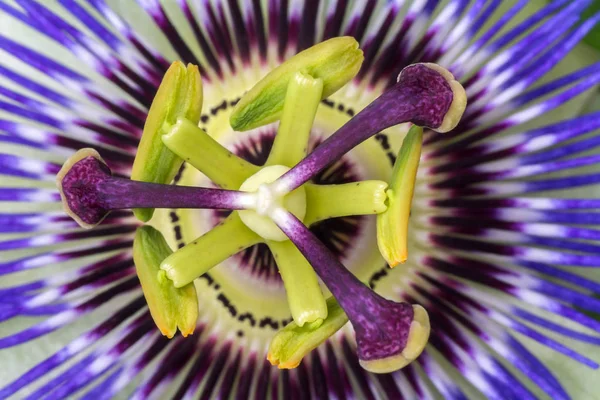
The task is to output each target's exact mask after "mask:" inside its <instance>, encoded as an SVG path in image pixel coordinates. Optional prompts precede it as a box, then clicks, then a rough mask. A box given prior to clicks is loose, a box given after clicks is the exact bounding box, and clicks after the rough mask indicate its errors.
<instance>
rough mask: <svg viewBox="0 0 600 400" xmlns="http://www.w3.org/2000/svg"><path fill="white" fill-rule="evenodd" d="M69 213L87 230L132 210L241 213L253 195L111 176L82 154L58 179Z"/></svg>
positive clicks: (91, 153) (88, 152)
mask: <svg viewBox="0 0 600 400" xmlns="http://www.w3.org/2000/svg"><path fill="white" fill-rule="evenodd" d="M57 181H58V187H59V190H60V193H61V197H62V199H63V205H64V207H65V210H66V212H67V213H68V214H69V215H70V216H71V217H72V218H73V219H74V220H75V221H77V223H79V224H80V225H81V226H82V227H84V228H91V227H94V226H96V225H98V224H99V223H100V222H102V220H103V219H104V218H105V217H106V216H107V215H108V213H109V212H110V211H112V210H119V209H131V208H206V209H227V210H242V209H245V208H246V207H247V206H248V205H251V204H252V201H253V198H251V197H252V194H250V193H243V192H239V191H234V190H223V189H209V188H198V187H188V186H175V185H163V184H158V183H148V182H140V181H133V180H129V179H125V178H119V177H114V176H112V172H111V170H110V168H108V166H107V165H106V164H105V163H104V161H103V160H102V158H101V157H100V155H99V154H98V153H97V152H96V151H95V150H92V149H82V150H79V151H78V152H77V153H75V155H73V156H72V157H71V158H70V159H69V160H67V162H66V163H65V164H64V166H63V168H62V169H61V171H60V172H59V174H58V175H57Z"/></svg>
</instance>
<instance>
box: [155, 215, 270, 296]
mask: <svg viewBox="0 0 600 400" xmlns="http://www.w3.org/2000/svg"><path fill="white" fill-rule="evenodd" d="M262 242H263V239H262V238H261V237H260V236H258V235H257V234H256V233H254V232H253V231H251V230H250V229H249V228H248V227H247V226H246V225H245V224H244V223H243V222H242V220H241V219H240V216H239V214H238V213H237V212H233V213H232V214H231V215H230V216H229V217H228V218H227V219H226V220H225V221H223V222H222V223H220V224H219V225H217V226H215V227H214V228H213V229H212V230H210V231H208V232H207V233H205V234H204V235H202V236H200V237H199V238H197V239H196V240H194V241H192V242H190V243H188V244H187V245H186V246H185V247H183V248H181V249H179V250H177V251H176V252H175V253H173V254H172V255H170V256H169V257H167V258H166V259H165V260H163V262H162V263H161V265H160V268H161V269H162V270H163V271H165V272H166V274H167V278H169V279H170V280H172V281H173V284H174V285H175V287H177V288H179V287H182V286H185V285H187V284H188V283H190V282H192V281H193V280H194V279H196V278H198V277H199V276H201V275H202V274H204V273H206V272H208V271H209V270H210V269H211V268H212V267H214V266H216V265H217V264H219V263H221V262H222V261H225V260H226V259H227V258H229V257H231V256H232V255H234V254H236V253H238V252H239V251H242V250H244V249H246V248H248V247H250V246H253V245H255V244H258V243H262Z"/></svg>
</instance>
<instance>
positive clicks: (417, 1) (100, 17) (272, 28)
mask: <svg viewBox="0 0 600 400" xmlns="http://www.w3.org/2000/svg"><path fill="white" fill-rule="evenodd" d="M592 3H593V2H592V1H578V0H555V1H551V2H546V1H542V0H538V1H524V0H509V1H499V0H472V1H467V0H447V1H436V0H414V1H411V0H406V1H403V0H395V1H392V0H390V1H375V0H365V1H362V0H361V1H358V0H357V1H346V0H330V1H326V0H320V1H319V0H315V1H294V0H237V1H236V0H163V1H159V0H138V1H135V2H134V1H117V0H115V1H108V0H87V1H83V0H81V1H77V0H49V1H35V0H22V1H19V0H15V1H8V0H6V1H5V0H0V275H2V279H1V282H0V321H2V322H1V323H0V349H1V350H0V360H2V363H1V364H2V365H1V366H0V398H6V397H9V396H13V397H14V398H26V397H27V396H29V397H30V398H35V399H37V398H42V397H48V398H66V397H70V396H73V397H79V396H86V397H87V398H93V399H98V398H111V397H114V396H116V397H128V396H132V397H133V398H146V397H154V398H171V397H177V398H179V397H184V396H190V397H198V396H200V397H202V398H209V397H211V396H215V397H219V398H227V397H229V396H230V395H235V396H237V398H242V399H245V398H251V397H254V398H259V399H262V398H276V397H278V396H279V397H281V398H296V397H298V398H310V397H314V398H326V397H331V398H346V397H357V398H390V399H398V398H402V397H403V398H407V399H412V398H436V397H437V398H440V397H441V398H449V399H454V398H457V399H459V398H465V397H472V398H498V399H507V398H536V397H541V398H553V399H560V398H568V397H570V398H574V399H594V398H600V395H598V393H599V392H600V391H599V387H600V386H599V385H600V384H599V382H598V379H597V374H598V371H597V368H598V363H600V350H599V347H598V344H600V335H599V334H598V332H599V331H600V322H599V321H598V319H597V318H598V313H600V298H599V295H600V274H599V273H598V271H597V267H598V266H600V246H599V245H598V244H597V243H596V241H597V240H598V239H599V238H600V230H598V228H597V227H596V226H595V225H597V224H598V223H599V221H600V214H599V213H598V208H600V199H598V197H599V196H598V194H599V193H600V189H598V186H597V183H598V182H599V181H600V171H599V169H598V166H597V164H598V160H600V155H599V154H598V150H597V146H598V145H599V144H600V139H599V138H598V136H597V129H598V128H600V113H598V112H597V111H596V110H597V109H598V108H599V107H600V102H599V101H598V96H597V85H598V82H600V63H599V61H600V56H599V53H598V51H597V48H596V45H597V44H599V43H600V31H599V30H598V29H597V28H596V29H594V26H595V24H596V21H597V20H598V18H600V17H599V16H598V15H597V14H594V7H596V8H598V5H597V2H596V4H595V5H594V4H592ZM342 35H351V36H354V37H355V38H356V39H357V40H358V41H359V42H360V43H361V48H362V49H363V50H364V53H365V62H364V64H363V68H362V70H361V72H360V73H359V74H358V76H357V77H356V79H355V80H354V81H353V82H352V83H350V84H349V85H348V86H347V87H345V88H344V89H342V90H340V91H339V92H337V93H336V94H335V95H334V96H332V97H331V98H329V99H327V100H324V101H323V103H322V104H321V107H320V110H319V112H318V114H317V118H316V121H315V125H314V129H313V132H312V134H313V145H317V144H318V143H319V142H321V141H322V140H323V139H324V138H326V137H327V136H328V135H329V134H331V133H333V132H334V131H335V130H336V129H337V128H338V127H339V126H341V125H342V124H343V123H344V122H346V121H347V120H348V119H349V118H351V117H352V116H353V115H355V114H356V113H357V112H358V111H360V110H361V109H362V108H363V107H365V106H366V105H367V104H368V103H369V102H371V101H372V100H373V99H374V98H375V97H376V96H377V95H378V94H380V93H381V92H382V91H383V90H385V88H386V87H387V86H389V85H390V84H391V83H393V82H394V81H395V79H396V76H397V74H398V72H399V71H400V70H401V69H402V68H403V67H404V66H406V65H408V64H410V63H414V62H420V61H425V62H436V63H439V64H441V65H443V66H444V67H446V68H448V69H450V70H451V71H452V72H453V73H454V74H455V76H456V77H457V79H459V80H460V81H461V82H462V83H463V85H464V86H465V88H466V89H467V94H468V96H469V105H468V108H467V111H466V113H465V117H464V118H463V121H462V122H461V124H460V125H459V126H458V127H457V128H456V129H455V130H454V131H453V132H450V133H448V134H445V135H439V134H434V133H431V132H430V133H428V134H426V136H425V145H424V148H423V156H422V163H421V167H420V171H419V180H418V186H417V189H416V192H415V198H414V202H413V212H412V219H411V227H410V233H411V239H410V253H409V260H408V262H407V263H406V264H405V265H403V266H399V267H397V268H396V269H394V270H390V269H389V268H388V267H387V266H385V265H384V261H383V259H381V257H380V255H379V253H378V251H377V245H376V243H375V235H374V230H375V224H374V219H373V218H371V217H360V218H358V217H353V218H341V219H337V220H331V221H326V222H323V223H321V224H317V225H316V226H314V227H313V228H312V230H313V231H314V232H315V233H316V234H317V235H318V236H319V238H321V239H322V240H323V241H324V242H325V243H326V244H327V245H328V246H329V247H330V248H331V249H332V250H333V251H334V252H335V253H336V254H337V255H338V256H339V257H340V259H341V260H342V261H343V262H344V264H345V265H346V266H347V267H348V268H349V269H350V270H351V271H352V272H353V273H355V274H356V275H357V276H359V277H360V278H361V279H363V280H365V281H368V282H369V284H370V285H371V286H372V287H374V288H375V290H376V291H378V292H379V293H381V294H382V295H384V296H386V297H388V298H392V299H395V300H400V299H404V300H407V301H411V302H415V303H419V304H422V305H423V306H424V307H425V308H426V309H427V310H428V312H429V314H430V316H431V322H432V333H431V339H430V344H429V345H428V347H427V349H426V351H425V352H424V353H423V354H422V355H421V357H420V358H419V359H418V360H417V361H416V362H415V363H413V364H411V365H410V366H408V367H407V368H405V369H403V370H401V371H399V372H396V373H393V374H383V375H375V374H371V373H368V372H366V371H364V370H362V369H361V368H360V367H359V366H358V361H357V359H356V356H355V355H354V354H355V353H354V350H353V347H354V346H355V345H354V342H353V340H354V339H353V334H352V331H351V329H350V327H349V326H347V327H345V328H344V329H342V330H341V331H340V332H338V333H337V334H336V335H335V336H333V337H332V338H331V339H330V340H329V341H328V342H327V343H326V344H325V345H323V346H321V347H320V348H319V349H318V350H316V351H313V352H312V353H311V354H310V355H309V356H307V357H306V358H305V360H304V362H303V363H302V364H301V365H300V367H299V368H297V369H295V370H291V371H279V370H277V369H276V368H274V367H272V366H271V365H270V364H269V363H268V362H267V361H266V359H265V355H266V349H267V346H268V343H269V340H270V338H271V337H272V336H273V334H274V333H275V332H276V331H277V330H278V329H279V328H281V327H283V326H284V325H285V323H287V322H288V321H289V320H290V315H289V311H288V308H287V304H286V299H285V293H284V290H283V286H282V283H281V280H280V278H279V276H278V273H277V269H276V265H275V263H274V260H273V257H272V255H271V254H270V253H269V251H268V249H266V247H264V246H261V245H258V246H255V247H252V248H250V249H248V250H246V251H245V252H243V253H241V254H240V255H238V256H235V257H232V258H231V259H229V260H227V261H226V262H224V263H223V264H222V265H220V266H219V267H218V268H216V269H214V270H212V271H211V272H210V273H209V274H206V275H204V276H203V277H202V278H201V279H198V280H197V282H196V289H197V292H198V297H199V304H200V319H199V326H198V328H197V329H196V333H195V334H194V335H193V336H191V337H189V338H187V339H184V338H181V337H176V338H174V339H172V340H170V341H169V340H167V339H164V338H163V337H162V336H161V335H160V333H159V332H158V331H157V330H156V328H155V326H154V324H153V323H152V320H151V319H150V316H149V313H148V311H147V308H146V305H145V302H144V299H143V297H142V294H141V289H140V287H139V283H138V281H137V277H136V275H135V269H134V266H133V262H132V258H131V245H132V238H133V232H134V231H135V229H136V227H137V226H138V225H139V223H138V222H137V221H136V220H135V219H134V218H133V216H132V215H131V214H130V213H129V212H118V213H113V214H111V216H110V217H109V218H107V219H106V220H105V221H104V222H103V224H102V225H100V226H99V227H97V228H95V229H94V230H91V231H84V230H81V229H80V228H78V227H77V225H76V224H75V223H74V222H73V221H72V220H71V219H70V218H68V217H67V216H66V215H65V214H64V213H63V212H62V210H61V207H60V203H59V196H58V192H57V190H56V188H55V184H54V178H55V175H56V173H57V172H58V170H59V169H60V166H61V164H62V163H63V162H64V161H65V160H66V158H67V157H68V156H70V155H71V154H73V152H74V151H75V150H77V149H79V148H82V147H95V148H96V149H98V150H99V151H100V153H101V154H102V156H103V157H104V159H105V160H106V161H107V162H108V164H109V165H110V166H111V168H112V170H113V171H114V172H115V173H119V174H122V175H124V176H128V175H129V173H130V170H131V165H132V162H133V158H134V156H135V151H136V148H137V143H138V140H139V137H140V135H141V130H142V127H143V123H144V119H145V115H146V112H147V108H148V106H149V105H150V102H151V101H152V98H153V96H154V93H155V91H156V88H157V85H158V84H159V82H160V79H161V77H162V75H163V73H164V71H165V70H166V68H167V67H168V65H169V64H170V62H171V61H174V60H183V61H184V62H191V63H194V64H198V65H199V66H200V71H201V74H202V77H203V81H204V90H205V93H204V108H203V110H204V114H203V116H202V118H201V122H200V125H201V127H203V128H204V129H205V130H206V131H207V132H208V133H209V134H211V135H213V137H214V138H216V139H217V140H218V141H219V142H221V143H222V144H224V145H225V146H227V147H228V148H229V149H231V150H232V151H233V152H235V153H236V154H238V155H240V156H242V157H244V158H246V159H247V160H249V161H252V162H254V163H259V164H260V163H261V162H264V161H265V159H266V156H267V155H268V152H269V150H270V146H271V145H272V142H273V136H274V133H275V131H276V126H274V125H272V126H268V127H264V128H259V129H255V130H253V131H249V132H243V133H240V132H234V131H233V130H232V129H231V127H230V126H229V124H228V117H229V113H230V112H231V108H232V107H233V105H234V104H235V103H236V101H237V100H238V99H239V98H240V96H241V95H242V94H243V93H244V92H245V91H246V90H248V89H249V88H250V87H252V86H253V84H254V83H256V82H257V81H258V80H259V79H260V78H261V77H262V76H264V74H265V73H266V72H268V71H269V70H270V69H272V68H273V67H274V66H276V65H278V64H279V63H280V62H281V61H282V60H284V59H286V58H288V57H290V56H291V55H293V54H295V53H296V52H298V51H299V50H302V49H305V48H307V47H309V46H311V45H313V44H315V43H318V42H320V41H321V40H324V39H327V38H331V37H334V36H342ZM406 131H407V127H405V126H400V127H396V128H394V129H390V130H388V131H386V132H384V133H382V134H379V135H377V136H376V137H375V138H373V139H371V140H370V141H368V142H366V143H364V144H362V145H361V146H359V147H357V148H356V149H354V150H353V151H352V152H350V153H348V155H347V156H345V157H344V158H342V159H341V160H339V161H337V162H336V163H335V164H334V165H333V166H331V167H330V168H329V169H328V170H326V171H324V172H323V173H321V174H320V175H319V176H318V178H317V179H315V180H316V181H317V182H319V183H344V182H351V181H354V180H358V179H382V180H385V181H387V180H388V179H389V175H390V173H391V167H392V162H393V159H394V157H395V154H396V152H397V151H398V148H399V145H400V143H401V142H402V138H403V136H404V134H405V133H406ZM176 181H177V182H178V183H181V184H185V185H197V186H207V185H209V184H210V182H209V181H208V180H207V178H206V177H205V176H203V175H202V174H200V173H199V172H196V171H195V170H193V169H192V168H184V169H183V170H182V171H181V173H180V174H179V175H178V176H177V178H176ZM222 218H223V215H222V214H221V213H215V212H214V211H200V210H162V211H160V212H157V213H156V215H155V217H154V219H153V220H152V224H153V225H154V226H155V227H157V228H158V229H159V230H160V231H161V232H162V233H163V234H164V235H165V237H166V238H167V239H168V241H169V243H170V244H171V246H172V247H173V248H176V247H180V246H182V245H183V244H185V243H187V242H189V241H190V240H192V239H194V238H195V237H197V236H198V235H200V234H201V233H203V232H205V231H207V230H208V229H210V228H211V227H212V226H214V225H215V224H216V223H218V222H219V221H220V220H221V219H222Z"/></svg>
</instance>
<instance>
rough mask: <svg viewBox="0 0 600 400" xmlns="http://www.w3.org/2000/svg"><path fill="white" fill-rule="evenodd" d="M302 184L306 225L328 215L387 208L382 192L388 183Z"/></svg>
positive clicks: (344, 215)
mask: <svg viewBox="0 0 600 400" xmlns="http://www.w3.org/2000/svg"><path fill="white" fill-rule="evenodd" d="M304 187H305V189H306V216H305V217H304V223H305V224H306V225H307V226H310V225H311V224H314V223H315V222H318V221H322V220H324V219H328V218H337V217H347V216H350V215H369V214H379V213H382V212H384V211H385V210H386V209H387V205H386V199H387V195H386V193H385V191H386V189H387V187H388V184H387V183H385V182H383V181H375V180H373V181H361V182H352V183H345V184H341V185H313V184H311V183H307V184H305V185H304ZM336 199H337V200H336Z"/></svg>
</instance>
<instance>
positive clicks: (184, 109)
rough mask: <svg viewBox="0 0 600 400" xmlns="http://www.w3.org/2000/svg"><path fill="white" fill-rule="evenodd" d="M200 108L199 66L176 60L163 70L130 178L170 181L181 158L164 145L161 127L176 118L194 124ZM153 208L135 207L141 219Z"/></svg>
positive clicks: (149, 213) (157, 181)
mask: <svg viewBox="0 0 600 400" xmlns="http://www.w3.org/2000/svg"><path fill="white" fill-rule="evenodd" d="M201 111H202V80H201V78H200V73H199V72H198V67H197V66H195V65H191V64H188V66H187V68H186V67H185V65H184V64H183V63H181V62H180V61H175V62H174V63H173V64H171V67H169V69H168V70H167V72H166V73H165V76H164V77H163V80H162V82H161V84H160V87H159V88H158V91H157V92H156V96H155V97H154V100H153V101H152V105H151V106H150V111H149V112H148V117H147V118H146V124H145V125H144V132H143V134H142V139H141V140H140V145H139V146H138V150H137V154H136V157H135V160H134V162H133V169H132V172H131V179H132V180H135V181H143V182H153V183H165V184H168V183H171V181H172V180H173V178H174V177H175V175H176V174H177V171H178V170H179V168H180V167H181V164H182V163H183V160H182V159H181V158H179V157H178V156H177V155H175V154H174V153H173V152H171V150H169V149H168V148H166V147H165V145H164V144H163V142H162V140H161V136H162V135H163V134H164V133H165V131H164V128H165V127H168V126H170V125H172V124H174V123H175V122H176V121H177V118H187V119H188V120H190V121H191V122H192V123H195V124H197V123H198V121H199V120H200V113H201ZM153 213H154V209H135V210H134V214H135V216H136V217H137V218H138V219H139V220H141V221H144V222H146V221H148V220H150V218H152V214H153Z"/></svg>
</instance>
